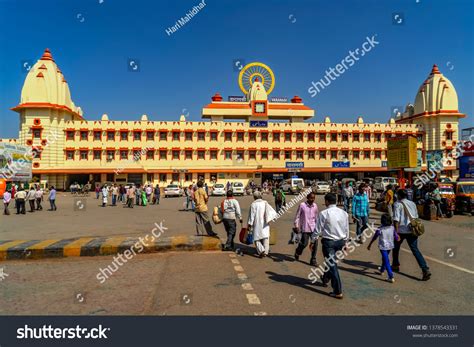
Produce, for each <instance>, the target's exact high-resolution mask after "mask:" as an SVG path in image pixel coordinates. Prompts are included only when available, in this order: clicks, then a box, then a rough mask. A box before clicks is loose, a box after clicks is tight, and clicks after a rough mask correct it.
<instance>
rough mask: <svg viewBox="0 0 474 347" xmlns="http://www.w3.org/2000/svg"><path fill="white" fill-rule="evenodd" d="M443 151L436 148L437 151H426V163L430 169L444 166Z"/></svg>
mask: <svg viewBox="0 0 474 347" xmlns="http://www.w3.org/2000/svg"><path fill="white" fill-rule="evenodd" d="M443 164H444V163H443V151H442V150H436V151H427V152H426V165H427V166H428V170H429V169H431V168H435V170H436V169H437V168H440V167H441V168H442V167H443Z"/></svg>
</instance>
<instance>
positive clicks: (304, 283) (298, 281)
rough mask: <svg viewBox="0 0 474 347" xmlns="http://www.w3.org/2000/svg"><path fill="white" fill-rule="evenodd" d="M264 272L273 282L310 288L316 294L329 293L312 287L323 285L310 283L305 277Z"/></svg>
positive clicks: (326, 294)
mask: <svg viewBox="0 0 474 347" xmlns="http://www.w3.org/2000/svg"><path fill="white" fill-rule="evenodd" d="M265 273H266V274H268V275H269V276H268V278H269V279H271V280H273V281H275V282H281V283H287V284H291V285H293V286H296V287H300V288H303V289H307V290H310V291H312V292H315V293H318V294H321V295H325V296H328V295H329V294H328V293H327V292H325V291H322V290H319V289H316V288H314V286H318V287H323V285H322V284H321V283H319V282H316V283H315V284H314V286H313V285H312V283H311V282H310V281H309V280H307V279H305V278H301V277H296V276H292V275H280V274H277V273H275V272H273V271H266V272H265Z"/></svg>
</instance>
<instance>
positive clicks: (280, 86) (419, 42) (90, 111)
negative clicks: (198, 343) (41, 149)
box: [0, 0, 474, 138]
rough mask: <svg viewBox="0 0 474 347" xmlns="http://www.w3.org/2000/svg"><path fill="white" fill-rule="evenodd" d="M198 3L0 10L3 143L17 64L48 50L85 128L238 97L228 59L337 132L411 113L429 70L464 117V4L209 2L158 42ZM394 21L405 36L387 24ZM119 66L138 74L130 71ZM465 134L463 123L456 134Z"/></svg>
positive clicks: (468, 66) (469, 51)
mask: <svg viewBox="0 0 474 347" xmlns="http://www.w3.org/2000/svg"><path fill="white" fill-rule="evenodd" d="M198 3H199V1H198V0H180V1H175V0H174V1H140V0H135V1H119V0H103V2H102V3H100V2H99V0H82V1H81V0H68V1H65V0H56V1H49V0H43V1H41V2H38V1H16V0H0V32H1V33H2V34H0V45H1V50H0V124H1V126H0V137H2V138H5V137H17V135H18V116H17V114H16V113H15V112H13V111H11V110H10V107H12V106H15V105H16V104H17V103H18V102H19V98H20V92H21V87H22V85H23V81H24V78H25V76H26V75H25V73H24V72H23V71H22V70H21V62H22V61H24V60H33V61H36V60H37V59H38V58H40V56H41V54H42V53H43V51H44V49H45V48H46V47H49V48H50V49H51V51H52V54H53V56H54V58H55V60H56V63H57V64H58V65H59V67H60V68H61V70H62V72H63V73H64V75H65V76H66V79H67V81H68V83H69V86H70V89H71V94H72V98H73V100H74V102H75V103H76V105H78V106H81V107H82V109H83V111H84V114H85V117H86V118H87V119H90V120H94V119H98V118H100V116H101V115H102V114H103V113H107V114H109V117H110V118H111V119H126V120H136V119H139V117H140V115H142V114H148V116H149V119H151V120H178V119H179V115H180V114H181V113H183V112H184V113H186V114H188V113H189V119H190V120H198V119H200V113H201V108H202V107H203V106H204V105H206V104H207V103H208V102H209V101H210V97H211V96H212V95H213V94H214V93H215V92H220V93H221V95H223V96H224V97H226V96H228V95H240V94H241V92H240V89H239V87H238V83H237V77H238V73H237V72H236V71H234V69H233V61H234V60H235V59H243V60H244V61H245V62H246V63H249V62H253V61H260V62H263V63H265V64H267V65H269V66H270V67H271V68H272V70H273V71H274V73H275V77H276V86H275V89H274V91H273V93H272V96H287V97H292V96H294V95H299V96H301V97H302V98H303V102H305V103H306V104H307V105H309V106H310V107H313V108H314V109H315V110H316V116H315V118H314V121H321V120H322V119H323V117H324V116H326V115H329V116H330V117H331V119H333V120H334V121H337V122H353V121H355V119H356V117H357V116H358V115H362V116H363V117H364V119H365V120H366V121H367V122H369V121H370V122H377V121H378V122H386V121H387V120H388V118H389V117H390V111H391V108H392V107H393V106H399V105H402V106H403V105H405V104H406V103H407V102H413V101H414V97H415V94H416V91H417V89H418V87H419V86H420V84H421V83H422V82H423V81H424V79H425V78H426V77H427V75H428V74H429V72H430V71H431V67H432V65H433V64H434V63H436V64H437V65H438V66H439V69H440V70H441V72H442V73H443V74H445V76H446V77H448V78H449V79H450V80H451V81H452V82H453V84H454V86H455V88H456V90H457V92H458V96H459V103H460V107H459V108H460V110H461V111H462V112H464V113H466V114H468V115H469V116H472V115H473V107H474V105H473V95H474V92H473V83H474V73H473V68H472V63H473V61H474V59H473V43H474V39H473V31H474V29H473V22H472V16H473V14H474V13H473V12H474V2H473V1H470V0H464V1H461V0H452V1H444V0H443V1H441V0H440V1H436V0H407V1H403V0H375V1H371V0H366V1H362V0H359V1H355V0H350V1H349V0H335V1H326V0H324V1H314V0H313V1H311V0H306V1H298V0H292V1H289V0H287V1H280V0H274V1H271V0H267V1H256V0H239V1H228V0H206V1H205V3H206V6H205V7H204V9H203V10H202V11H200V12H199V13H198V14H197V15H196V16H195V17H194V18H192V19H191V21H190V22H188V23H187V24H186V25H185V26H183V27H182V28H181V29H180V30H178V31H177V32H176V33H174V34H172V35H171V36H168V35H167V34H166V32H165V30H166V29H167V28H168V27H170V26H173V25H174V24H175V22H176V21H177V20H178V19H179V18H181V17H182V16H184V15H185V14H186V12H188V11H189V10H190V9H191V8H192V7H193V6H195V5H197V4H198ZM396 13H400V16H401V18H402V25H395V24H394V23H393V18H392V17H393V16H394V14H396ZM372 35H377V40H378V41H379V42H380V44H379V45H377V46H376V47H375V48H373V50H372V51H371V52H369V53H368V54H367V55H365V56H364V57H363V58H361V59H360V60H359V61H358V62H357V63H356V64H355V65H354V66H352V67H351V68H349V70H348V71H346V72H345V73H344V74H343V75H342V76H340V77H339V78H338V79H336V80H335V81H333V82H332V84H331V85H330V86H328V87H327V88H326V89H325V90H323V91H322V92H320V93H319V94H318V95H316V97H314V98H311V96H310V94H309V93H308V88H309V87H310V86H311V82H312V81H317V80H319V79H320V78H322V77H323V76H324V74H325V70H326V69H328V68H329V67H334V66H335V65H336V64H337V63H338V62H340V61H341V60H342V59H344V57H345V56H346V55H347V54H348V52H349V50H351V49H352V50H354V49H355V48H358V47H360V46H361V45H362V43H363V42H364V41H365V40H366V37H367V36H369V37H371V36H372ZM128 59H136V60H137V61H139V65H140V71H139V72H130V71H129V70H128V66H127V63H128ZM471 124H472V118H470V117H469V118H466V119H464V120H463V121H462V126H463V127H467V126H469V125H471Z"/></svg>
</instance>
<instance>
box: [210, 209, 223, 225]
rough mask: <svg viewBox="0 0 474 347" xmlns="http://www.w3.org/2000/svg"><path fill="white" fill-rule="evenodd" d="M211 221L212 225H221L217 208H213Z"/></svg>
mask: <svg viewBox="0 0 474 347" xmlns="http://www.w3.org/2000/svg"><path fill="white" fill-rule="evenodd" d="M212 221H213V222H214V224H221V223H222V219H221V218H220V216H219V207H217V206H216V207H214V212H213V213H212Z"/></svg>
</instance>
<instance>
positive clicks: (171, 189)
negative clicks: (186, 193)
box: [165, 184, 183, 198]
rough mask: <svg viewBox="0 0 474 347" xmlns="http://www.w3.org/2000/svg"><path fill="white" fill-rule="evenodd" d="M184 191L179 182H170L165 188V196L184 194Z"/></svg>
mask: <svg viewBox="0 0 474 347" xmlns="http://www.w3.org/2000/svg"><path fill="white" fill-rule="evenodd" d="M182 195H183V191H182V189H181V188H180V187H179V186H178V185H177V184H169V185H167V186H166V188H165V198H167V197H169V196H182Z"/></svg>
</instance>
